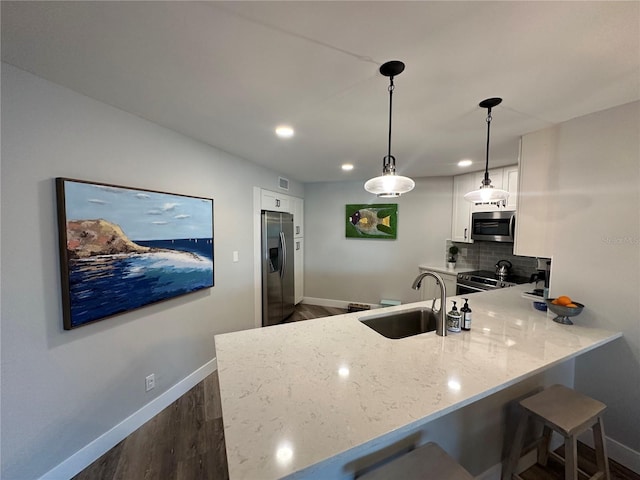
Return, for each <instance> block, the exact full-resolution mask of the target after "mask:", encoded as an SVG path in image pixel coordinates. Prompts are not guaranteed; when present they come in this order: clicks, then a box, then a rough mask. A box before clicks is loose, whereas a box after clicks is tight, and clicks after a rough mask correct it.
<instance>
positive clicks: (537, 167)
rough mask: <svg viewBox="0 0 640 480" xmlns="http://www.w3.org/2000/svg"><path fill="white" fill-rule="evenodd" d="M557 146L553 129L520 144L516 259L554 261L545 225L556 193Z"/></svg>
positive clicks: (533, 134)
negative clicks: (554, 186) (555, 159)
mask: <svg viewBox="0 0 640 480" xmlns="http://www.w3.org/2000/svg"><path fill="white" fill-rule="evenodd" d="M555 143H556V130H555V128H553V127H552V128H547V129H544V130H540V131H538V132H534V133H530V134H527V135H525V136H523V137H522V138H521V140H520V173H519V175H518V215H517V217H516V235H515V241H514V245H513V253H514V254H515V255H524V256H528V257H546V258H551V257H552V251H551V250H552V249H551V243H552V242H551V239H550V238H549V233H548V231H547V227H546V225H547V222H548V219H549V212H550V204H549V202H550V201H551V200H550V199H551V198H552V195H551V194H552V193H553V192H552V189H551V185H550V184H549V182H550V179H551V178H554V175H551V174H550V172H551V171H552V168H553V158H554V149H555Z"/></svg>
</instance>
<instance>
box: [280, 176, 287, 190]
mask: <svg viewBox="0 0 640 480" xmlns="http://www.w3.org/2000/svg"><path fill="white" fill-rule="evenodd" d="M278 186H279V187H280V188H281V189H283V190H289V179H288V178H282V177H278Z"/></svg>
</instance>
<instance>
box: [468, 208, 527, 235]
mask: <svg viewBox="0 0 640 480" xmlns="http://www.w3.org/2000/svg"><path fill="white" fill-rule="evenodd" d="M515 229H516V212H515V211H513V210H508V211H499V212H477V213H472V214H471V238H472V239H473V240H485V241H489V242H509V243H513V236H514V234H515Z"/></svg>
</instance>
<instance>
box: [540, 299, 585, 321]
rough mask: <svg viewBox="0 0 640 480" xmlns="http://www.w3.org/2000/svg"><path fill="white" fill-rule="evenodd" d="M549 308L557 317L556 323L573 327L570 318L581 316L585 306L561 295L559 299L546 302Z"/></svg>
mask: <svg viewBox="0 0 640 480" xmlns="http://www.w3.org/2000/svg"><path fill="white" fill-rule="evenodd" d="M545 302H546V303H547V307H548V308H549V310H551V311H552V312H553V313H555V314H556V315H557V316H556V318H554V319H553V321H554V322H558V323H562V324H563V325H573V322H572V321H571V319H570V318H569V317H575V316H576V315H580V312H582V309H583V308H584V305H583V304H581V303H578V302H576V301H574V300H571V298H570V297H568V296H566V295H561V296H559V297H558V298H547V299H546V300H545Z"/></svg>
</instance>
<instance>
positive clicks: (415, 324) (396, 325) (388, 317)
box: [360, 307, 438, 339]
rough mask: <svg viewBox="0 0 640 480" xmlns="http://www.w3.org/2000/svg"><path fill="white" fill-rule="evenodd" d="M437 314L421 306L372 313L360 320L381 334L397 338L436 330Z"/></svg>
mask: <svg viewBox="0 0 640 480" xmlns="http://www.w3.org/2000/svg"><path fill="white" fill-rule="evenodd" d="M437 316H438V314H437V313H434V311H433V310H431V309H430V308H425V307H421V308H414V309H412V310H404V311H402V312H389V313H381V314H379V315H371V316H368V317H365V318H361V319H360V321H361V322H362V323H364V324H365V325H366V326H367V327H369V328H372V329H373V330H375V331H376V332H378V333H379V334H380V335H383V336H385V337H387V338H394V339H395V338H405V337H410V336H412V335H418V334H419V333H425V332H433V331H435V330H436V327H437Z"/></svg>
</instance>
